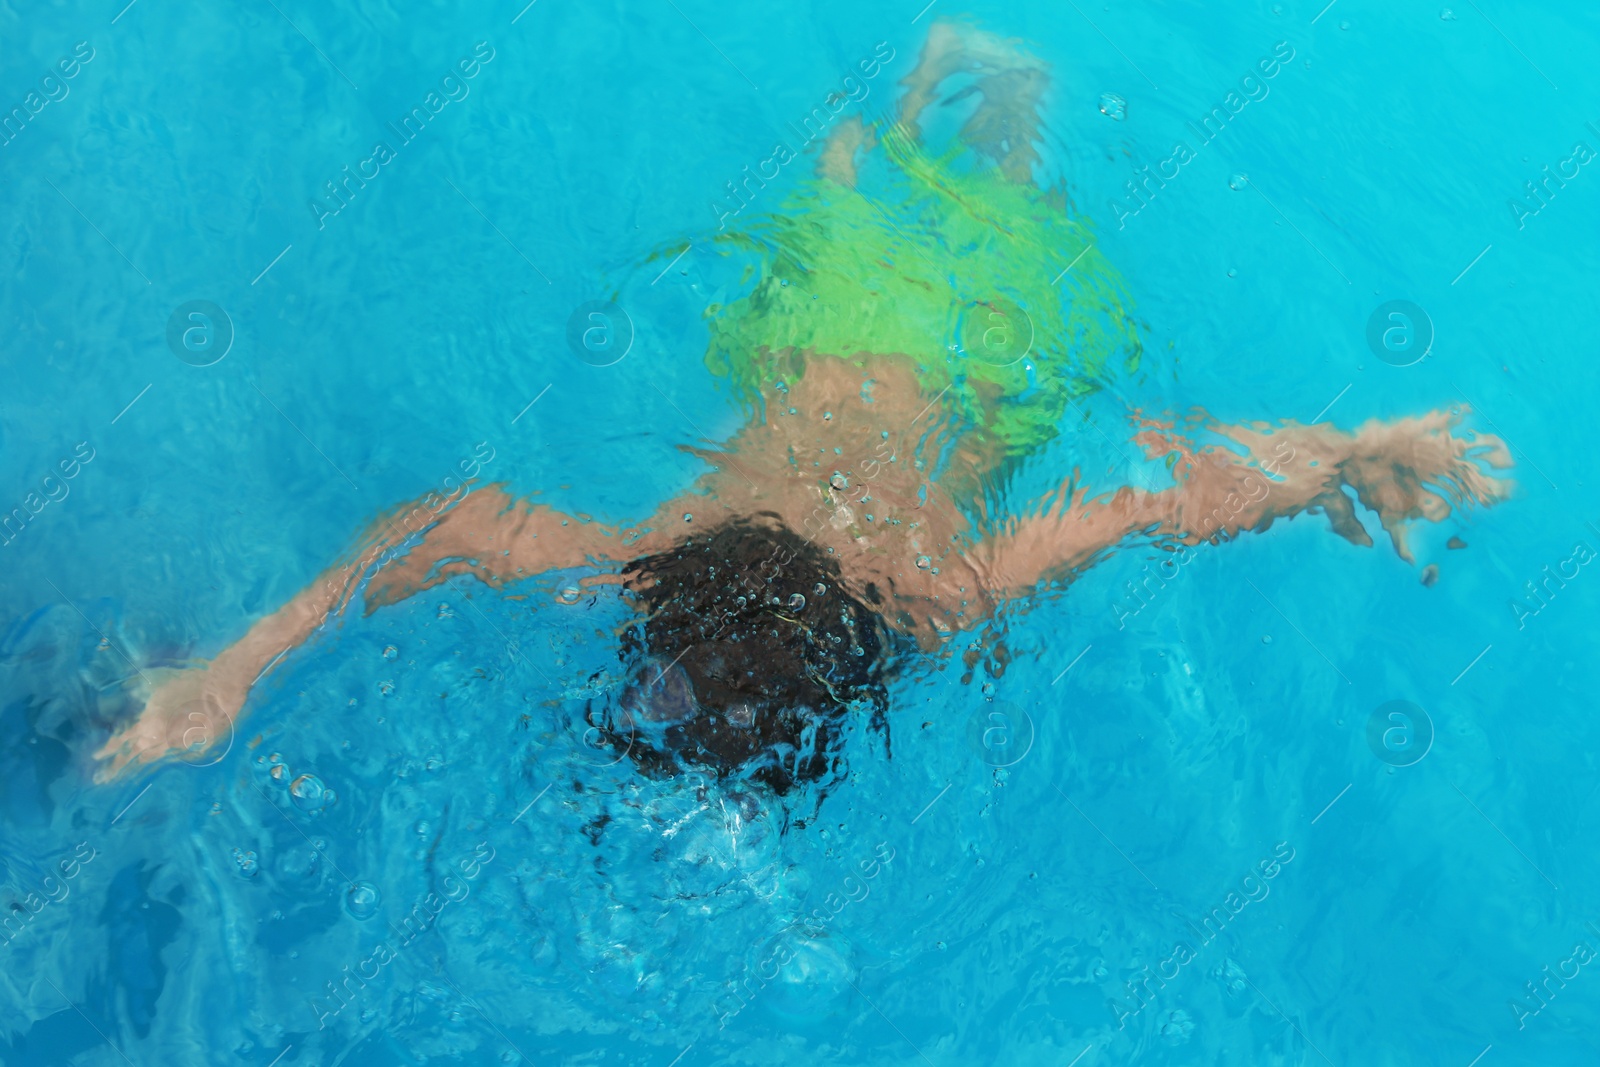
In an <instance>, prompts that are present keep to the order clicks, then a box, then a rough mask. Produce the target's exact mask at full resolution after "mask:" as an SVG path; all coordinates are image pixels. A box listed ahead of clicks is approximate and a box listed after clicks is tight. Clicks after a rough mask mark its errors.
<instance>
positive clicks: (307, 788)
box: [273, 767, 331, 811]
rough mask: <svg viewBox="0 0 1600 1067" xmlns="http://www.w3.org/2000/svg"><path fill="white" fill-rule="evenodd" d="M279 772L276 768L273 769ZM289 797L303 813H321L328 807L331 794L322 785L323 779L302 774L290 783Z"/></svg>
mask: <svg viewBox="0 0 1600 1067" xmlns="http://www.w3.org/2000/svg"><path fill="white" fill-rule="evenodd" d="M273 770H274V771H276V770H277V768H276V767H274V768H273ZM289 795H290V796H292V797H294V804H295V807H297V808H299V809H300V810H301V811H321V810H322V809H323V808H325V807H327V806H328V802H329V800H330V798H331V794H330V793H329V792H328V788H327V787H326V786H325V785H323V784H322V779H321V778H318V777H317V776H316V775H314V774H302V775H301V776H300V777H298V778H296V779H295V780H294V781H293V782H290V783H289Z"/></svg>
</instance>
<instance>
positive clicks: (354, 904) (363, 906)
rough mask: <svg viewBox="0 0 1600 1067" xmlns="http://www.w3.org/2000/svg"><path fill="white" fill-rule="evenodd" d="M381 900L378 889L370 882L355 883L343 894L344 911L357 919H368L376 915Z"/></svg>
mask: <svg viewBox="0 0 1600 1067" xmlns="http://www.w3.org/2000/svg"><path fill="white" fill-rule="evenodd" d="M382 900H383V898H382V896H381V895H380V894H379V893H378V887H377V886H375V885H373V884H372V883H371V882H356V883H355V884H354V885H352V886H351V887H350V888H349V889H348V890H346V891H345V894H344V906H345V910H346V911H348V912H349V913H350V914H351V915H353V916H355V917H356V918H357V919H370V918H372V917H373V916H374V915H376V914H378V905H379V904H380V903H381V902H382Z"/></svg>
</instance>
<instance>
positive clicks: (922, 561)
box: [917, 556, 933, 571]
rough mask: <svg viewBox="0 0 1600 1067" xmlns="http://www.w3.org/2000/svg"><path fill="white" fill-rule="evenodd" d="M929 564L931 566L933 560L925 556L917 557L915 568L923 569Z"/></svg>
mask: <svg viewBox="0 0 1600 1067" xmlns="http://www.w3.org/2000/svg"><path fill="white" fill-rule="evenodd" d="M931 566H933V560H931V559H929V558H928V557H927V556H918V557H917V570H919V571H925V570H927V569H928V568H929V567H931Z"/></svg>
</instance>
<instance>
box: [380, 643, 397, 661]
mask: <svg viewBox="0 0 1600 1067" xmlns="http://www.w3.org/2000/svg"><path fill="white" fill-rule="evenodd" d="M399 654H400V650H399V649H398V648H395V647H394V646H393V645H387V646H385V647H384V650H383V658H384V659H394V658H395V657H396V656H398V655H399Z"/></svg>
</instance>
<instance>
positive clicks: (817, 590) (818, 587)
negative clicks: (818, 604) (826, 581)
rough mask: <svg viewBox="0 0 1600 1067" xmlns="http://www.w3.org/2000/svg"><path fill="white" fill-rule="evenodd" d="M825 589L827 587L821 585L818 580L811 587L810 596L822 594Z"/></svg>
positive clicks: (826, 589)
mask: <svg viewBox="0 0 1600 1067" xmlns="http://www.w3.org/2000/svg"><path fill="white" fill-rule="evenodd" d="M827 591H828V587H827V586H825V585H823V584H822V583H821V582H818V583H817V584H816V586H815V587H813V588H812V590H811V595H812V596H822V595H823V594H824V593H826V592H827Z"/></svg>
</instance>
